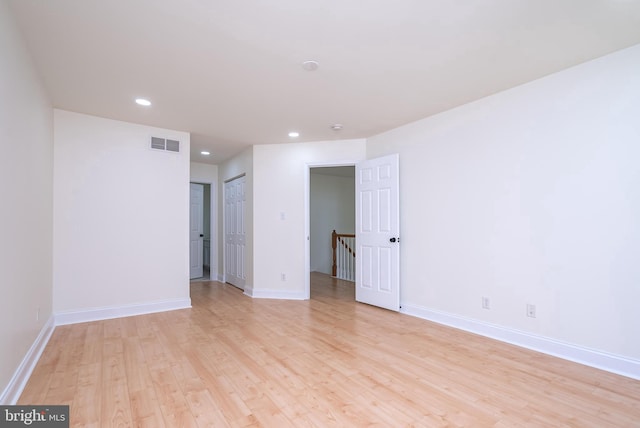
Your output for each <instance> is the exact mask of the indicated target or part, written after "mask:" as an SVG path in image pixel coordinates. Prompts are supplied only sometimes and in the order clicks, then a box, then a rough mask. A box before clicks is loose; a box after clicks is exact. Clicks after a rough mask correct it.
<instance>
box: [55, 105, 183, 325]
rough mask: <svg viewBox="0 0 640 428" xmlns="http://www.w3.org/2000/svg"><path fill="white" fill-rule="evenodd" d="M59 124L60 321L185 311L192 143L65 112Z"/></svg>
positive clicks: (57, 304)
mask: <svg viewBox="0 0 640 428" xmlns="http://www.w3.org/2000/svg"><path fill="white" fill-rule="evenodd" d="M54 124H55V126H54V146H55V148H54V162H55V171H54V311H55V312H56V313H58V312H69V311H71V312H77V311H90V310H93V309H96V308H112V307H122V306H126V305H142V306H144V305H149V304H152V303H154V302H172V301H182V302H183V301H188V299H189V247H188V241H189V235H188V233H189V232H188V231H189V134H188V133H184V132H178V131H171V130H168V129H160V128H152V127H148V126H142V125H136V124H131V123H126V122H120V121H115V120H108V119H102V118H98V117H93V116H87V115H83V114H77V113H71V112H67V111H62V110H54ZM151 136H158V137H163V138H172V139H177V140H179V141H180V143H181V148H180V153H171V152H164V151H157V150H152V149H150V148H149V141H150V138H151Z"/></svg>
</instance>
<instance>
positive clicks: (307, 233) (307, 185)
mask: <svg viewBox="0 0 640 428" xmlns="http://www.w3.org/2000/svg"><path fill="white" fill-rule="evenodd" d="M361 161H362V159H359V160H344V161H335V162H307V164H306V169H305V177H304V236H303V238H304V263H305V266H304V269H305V275H304V297H303V298H304V299H305V300H309V299H310V298H311V242H310V238H311V168H331V167H340V166H352V167H354V168H355V166H356V164H357V163H358V162H361ZM354 180H355V179H354ZM355 204H356V201H355V198H354V200H353V205H354V207H355Z"/></svg>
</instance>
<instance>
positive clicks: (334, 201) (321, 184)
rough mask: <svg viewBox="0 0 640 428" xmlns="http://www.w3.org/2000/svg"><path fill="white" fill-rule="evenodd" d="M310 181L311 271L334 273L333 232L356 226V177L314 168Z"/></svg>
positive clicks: (346, 231) (350, 231) (349, 230)
mask: <svg viewBox="0 0 640 428" xmlns="http://www.w3.org/2000/svg"><path fill="white" fill-rule="evenodd" d="M310 181H311V185H310V189H311V193H310V200H309V211H310V215H311V223H310V232H311V233H310V237H311V240H310V247H311V248H310V252H311V271H312V272H322V273H326V274H329V275H331V265H332V264H333V257H332V251H331V232H333V231H334V230H335V231H336V232H338V233H355V230H356V225H355V223H356V194H355V178H353V177H340V176H332V175H325V174H318V173H315V172H314V169H313V168H312V169H311V175H310Z"/></svg>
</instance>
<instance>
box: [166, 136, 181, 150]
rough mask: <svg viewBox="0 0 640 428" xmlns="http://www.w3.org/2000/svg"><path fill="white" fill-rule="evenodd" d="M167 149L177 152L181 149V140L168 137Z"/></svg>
mask: <svg viewBox="0 0 640 428" xmlns="http://www.w3.org/2000/svg"><path fill="white" fill-rule="evenodd" d="M167 151H169V152H176V153H177V152H179V151H180V141H176V140H169V139H167Z"/></svg>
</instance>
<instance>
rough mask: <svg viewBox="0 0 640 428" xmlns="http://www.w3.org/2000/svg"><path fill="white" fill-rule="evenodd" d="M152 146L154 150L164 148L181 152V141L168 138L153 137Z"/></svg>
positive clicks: (168, 150)
mask: <svg viewBox="0 0 640 428" xmlns="http://www.w3.org/2000/svg"><path fill="white" fill-rule="evenodd" d="M151 148H152V149H154V150H164V151H167V152H174V153H179V152H180V141H178V140H170V139H168V138H159V137H151Z"/></svg>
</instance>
